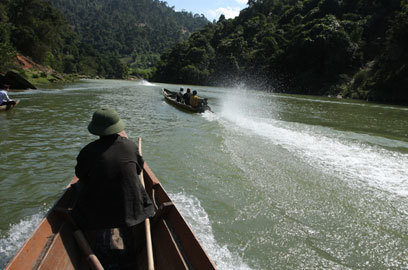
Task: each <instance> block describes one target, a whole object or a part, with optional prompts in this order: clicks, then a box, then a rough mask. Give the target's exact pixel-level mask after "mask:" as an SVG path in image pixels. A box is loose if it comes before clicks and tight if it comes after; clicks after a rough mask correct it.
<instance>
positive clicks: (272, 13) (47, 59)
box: [0, 0, 408, 105]
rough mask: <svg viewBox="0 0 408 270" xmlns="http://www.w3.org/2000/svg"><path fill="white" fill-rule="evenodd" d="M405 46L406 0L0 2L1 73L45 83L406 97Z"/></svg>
mask: <svg viewBox="0 0 408 270" xmlns="http://www.w3.org/2000/svg"><path fill="white" fill-rule="evenodd" d="M113 7H115V8H113ZM63 14H64V15H63ZM407 47H408V1H407V0H390V1H389V0H387V1H374V2H373V1H369V0H296V1H295V0H262V1H260V0H249V1H248V6H247V8H245V9H243V10H242V11H241V12H240V15H239V16H237V17H236V18H234V19H226V18H225V16H224V15H222V16H220V18H219V20H218V21H213V22H209V21H208V20H207V19H206V18H205V17H204V16H203V15H198V14H192V13H189V12H186V11H182V12H176V11H175V10H174V7H169V6H167V3H166V2H161V1H155V0H146V1H144V2H143V3H137V2H135V1H130V0H119V1H113V0H101V2H100V3H99V2H98V3H96V2H92V1H89V0H69V1H68V0H52V1H44V0H28V1H27V0H4V1H2V2H1V3H0V74H3V75H4V74H6V73H7V71H14V72H15V73H17V74H19V75H20V76H22V77H23V78H25V79H26V80H28V81H29V82H31V83H32V84H34V85H38V86H40V87H42V86H47V85H52V84H59V83H69V82H74V81H76V80H79V79H81V78H94V79H98V78H106V79H136V80H138V79H145V80H148V81H152V82H163V83H172V84H191V85H211V86H233V85H234V84H236V83H237V82H240V83H242V84H244V85H246V86H247V87H250V88H254V89H259V90H265V91H273V92H277V93H288V94H302V95H316V96H328V97H339V98H340V97H341V98H351V99H361V100H366V101H374V102H378V103H388V104H400V105H408V91H406V86H407V85H408V51H407V50H406V48H407ZM0 79H1V77H0ZM0 82H1V81H0Z"/></svg>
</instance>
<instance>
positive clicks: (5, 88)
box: [0, 84, 16, 107]
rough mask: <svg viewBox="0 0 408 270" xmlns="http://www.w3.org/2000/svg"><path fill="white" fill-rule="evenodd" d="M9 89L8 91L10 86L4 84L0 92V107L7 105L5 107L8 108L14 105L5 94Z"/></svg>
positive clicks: (14, 102)
mask: <svg viewBox="0 0 408 270" xmlns="http://www.w3.org/2000/svg"><path fill="white" fill-rule="evenodd" d="M9 89H10V85H7V84H6V85H4V86H3V87H2V89H1V90H0V100H1V103H0V106H1V105H7V107H10V106H14V105H16V101H14V100H12V99H11V98H10V97H9V96H8V94H7V92H8V91H9Z"/></svg>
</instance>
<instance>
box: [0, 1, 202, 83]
mask: <svg viewBox="0 0 408 270" xmlns="http://www.w3.org/2000/svg"><path fill="white" fill-rule="evenodd" d="M53 4H54V5H55V6H53ZM56 8H58V9H59V10H58V9H56ZM62 14H64V15H62ZM207 23H208V21H207V19H205V17H204V16H200V15H197V14H196V15H193V14H191V13H188V12H176V11H174V8H173V7H168V6H167V4H166V3H165V2H161V1H157V0H138V1H131V0H99V1H93V0H63V1H62V0H61V1H57V0H54V1H53V2H50V1H46V0H1V2H0V72H5V71H7V70H10V69H12V68H14V67H15V65H14V62H15V57H16V54H17V53H20V54H22V55H25V56H29V57H31V58H32V59H33V60H34V61H35V62H37V63H38V64H41V65H44V66H48V67H51V68H53V69H54V70H57V71H59V72H64V73H74V74H81V75H88V76H100V77H104V78H126V77H127V76H128V67H129V66H131V67H136V68H146V67H152V66H153V65H154V64H155V63H156V62H157V60H158V59H159V55H160V53H162V52H163V51H164V50H166V49H168V48H170V47H171V46H173V45H175V44H176V43H178V42H180V41H182V40H186V39H187V38H188V37H189V36H190V35H191V33H192V32H193V31H196V30H197V29H201V28H203V26H204V25H206V24H207ZM142 75H143V74H142ZM145 75H146V76H148V74H145Z"/></svg>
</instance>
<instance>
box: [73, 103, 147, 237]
mask: <svg viewBox="0 0 408 270" xmlns="http://www.w3.org/2000/svg"><path fill="white" fill-rule="evenodd" d="M124 129H125V125H124V123H123V121H122V120H121V119H120V117H119V114H118V113H117V112H116V111H115V110H114V109H112V108H101V109H99V110H97V111H95V112H94V114H93V116H92V121H91V122H90V124H89V125H88V130H89V132H90V133H91V134H93V135H97V136H99V139H97V140H95V141H93V142H91V143H89V144H88V145H86V146H85V147H84V148H82V150H81V151H80V152H79V155H78V156H77V164H76V166H75V175H76V176H77V177H78V178H79V181H78V183H77V184H76V187H75V189H76V190H77V202H76V205H75V207H74V209H73V212H72V215H73V218H74V220H75V221H76V223H77V224H78V226H79V227H80V228H82V229H88V230H92V229H94V230H95V229H107V228H129V227H132V226H135V225H138V224H142V222H143V221H144V220H145V219H146V218H148V217H152V216H153V215H154V207H153V204H152V202H151V200H150V198H149V197H148V195H147V193H146V191H145V189H144V188H143V186H142V185H141V183H140V179H139V176H138V175H139V174H140V172H141V170H142V168H143V163H144V161H143V159H142V157H141V156H140V155H139V154H138V146H137V145H136V144H135V143H134V142H132V141H131V140H130V139H128V138H127V135H126V132H125V131H124Z"/></svg>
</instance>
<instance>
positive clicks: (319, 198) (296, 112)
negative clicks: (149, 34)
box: [0, 80, 408, 269]
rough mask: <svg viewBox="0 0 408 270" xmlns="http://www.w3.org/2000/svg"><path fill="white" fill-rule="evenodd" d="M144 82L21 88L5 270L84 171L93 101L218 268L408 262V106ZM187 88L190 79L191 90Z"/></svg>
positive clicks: (0, 264) (4, 172)
mask: <svg viewBox="0 0 408 270" xmlns="http://www.w3.org/2000/svg"><path fill="white" fill-rule="evenodd" d="M162 87H166V88H169V89H172V90H177V89H178V88H179V86H177V85H164V84H151V83H148V82H145V81H142V82H134V81H109V80H97V81H83V82H80V83H76V84H72V85H68V86H65V87H64V88H62V89H39V90H29V91H24V92H11V93H10V96H11V97H12V98H15V99H20V100H21V103H20V104H19V105H18V106H17V107H16V108H15V109H13V110H11V111H9V112H5V113H1V114H0V126H1V129H0V153H1V158H0V269H1V268H4V266H5V265H6V263H7V262H8V261H9V260H10V258H11V257H12V256H13V255H14V254H15V253H16V252H17V250H18V248H19V247H21V245H22V244H23V243H24V241H25V240H26V239H27V238H28V237H29V235H30V233H31V232H32V231H33V229H34V228H35V226H36V225H37V224H38V223H39V222H40V220H41V218H42V217H43V215H44V214H45V213H46V211H47V210H48V209H49V208H50V207H51V206H52V204H53V203H54V201H55V200H56V199H57V198H58V197H59V195H60V194H61V192H62V191H63V189H64V187H65V186H66V185H67V184H68V183H69V181H70V180H71V179H72V177H73V175H74V166H75V163H76V162H75V158H76V156H77V154H78V152H79V150H80V149H81V148H82V147H83V146H84V145H86V144H87V143H89V142H90V141H92V140H94V139H96V137H94V136H92V135H91V134H89V133H88V132H87V125H88V123H89V121H90V119H91V116H92V113H93V111H94V110H95V109H97V108H99V107H101V106H111V107H114V108H115V109H116V110H117V111H118V112H119V114H120V115H121V117H122V118H123V120H124V121H125V123H126V125H127V127H126V131H127V133H128V135H129V137H131V138H132V139H134V140H136V139H137V137H139V136H141V137H142V138H143V154H144V158H145V160H146V162H147V163H148V164H149V166H150V167H151V169H152V170H153V172H154V173H155V174H156V175H157V177H158V178H159V180H160V181H161V183H162V184H163V186H164V187H165V189H166V190H167V191H168V193H169V195H170V196H171V197H172V199H173V200H174V202H175V203H176V205H177V207H178V208H179V210H180V211H181V212H182V214H183V216H184V217H185V218H186V220H187V221H188V223H189V224H190V225H191V227H192V229H193V231H194V232H195V233H196V235H197V236H198V238H199V239H200V241H201V243H202V244H203V246H204V248H205V249H206V251H207V253H208V254H209V256H210V257H211V258H212V259H213V260H214V262H215V264H216V265H217V267H218V268H219V269H408V108H407V107H398V106H391V105H379V104H373V103H366V102H362V101H348V100H341V99H334V98H323V97H306V96H294V95H280V94H273V93H266V92H260V91H254V90H249V89H245V87H243V86H241V87H233V88H213V87H192V88H193V89H194V90H198V93H199V96H203V97H207V98H208V102H209V104H210V106H211V107H212V110H213V113H211V112H206V113H204V114H190V113H186V112H183V111H180V110H178V109H177V108H174V107H173V106H171V105H169V104H167V103H166V102H165V101H164V99H163V97H162V96H161V92H160V91H161V88H162ZM184 87H186V86H184Z"/></svg>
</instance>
